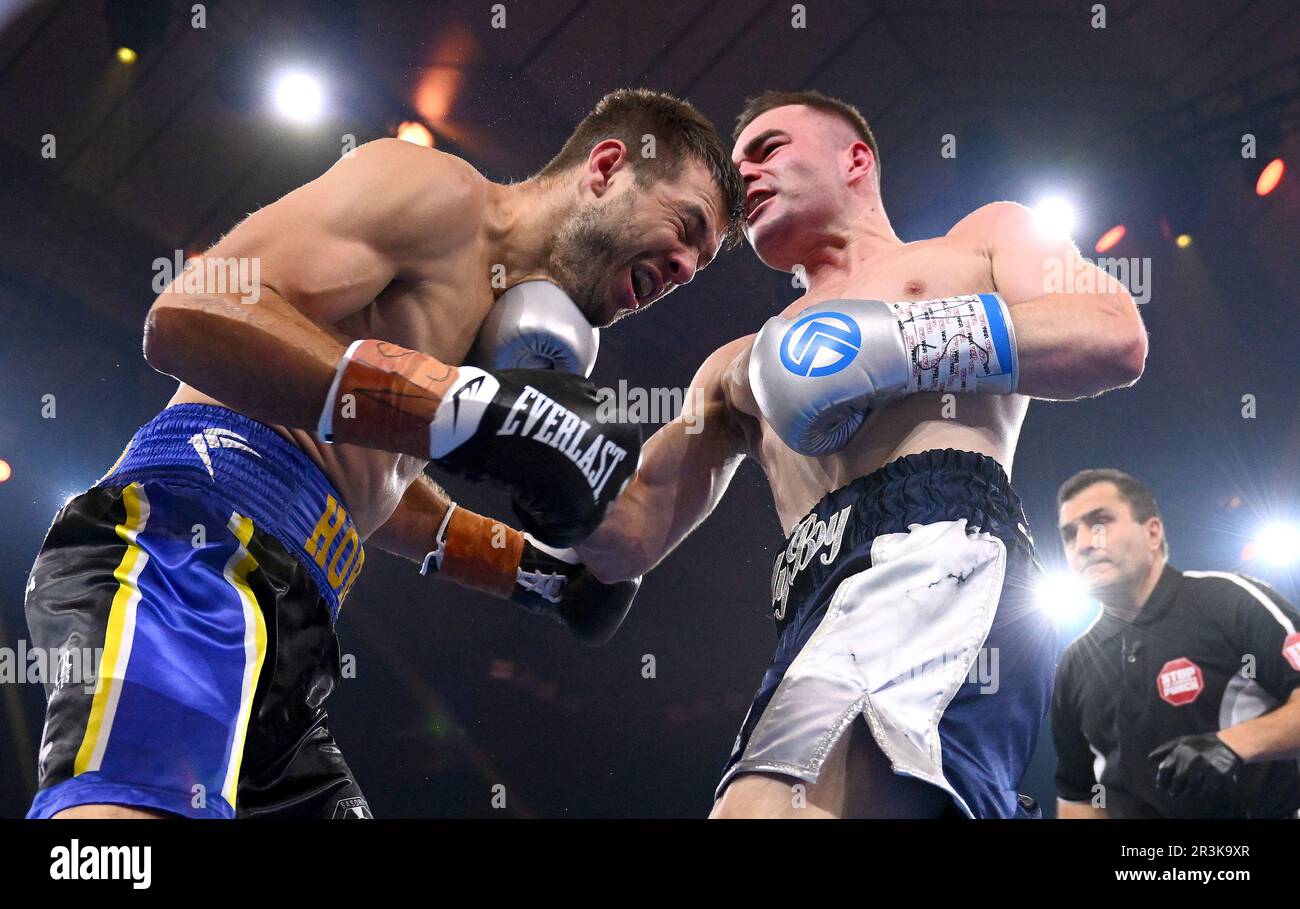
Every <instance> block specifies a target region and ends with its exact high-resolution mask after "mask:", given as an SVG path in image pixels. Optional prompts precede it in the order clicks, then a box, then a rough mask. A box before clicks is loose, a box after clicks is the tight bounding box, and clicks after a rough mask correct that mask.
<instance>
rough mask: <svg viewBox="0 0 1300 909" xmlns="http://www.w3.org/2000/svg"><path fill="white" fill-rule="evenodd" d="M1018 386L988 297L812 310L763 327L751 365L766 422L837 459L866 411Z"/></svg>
mask: <svg viewBox="0 0 1300 909" xmlns="http://www.w3.org/2000/svg"><path fill="white" fill-rule="evenodd" d="M1018 377H1019V376H1018V368H1017V363H1016V335H1015V332H1014V330H1013V329H1012V326H1011V313H1010V311H1009V310H1008V308H1007V304H1006V303H1005V302H1004V301H1003V300H1002V298H1001V297H1000V296H998V295H997V294H995V293H986V294H971V295H968V296H962V297H952V298H950V299H944V300H923V301H920V302H917V303H882V302H880V301H879V300H826V301H823V302H821V303H814V304H813V305H812V306H809V307H807V308H806V309H802V310H800V311H799V313H798V315H797V316H793V317H791V318H786V317H785V316H773V317H772V318H770V319H768V320H767V323H766V324H765V325H764V326H763V328H762V330H760V331H759V333H758V336H757V337H756V338H755V339H754V348H753V353H752V354H751V356H750V358H749V384H750V387H751V388H752V389H753V392H754V399H755V400H756V401H757V402H758V406H759V408H760V409H761V410H762V412H763V416H764V417H765V418H766V419H767V421H768V422H769V423H771V424H772V428H773V429H775V430H776V431H777V433H779V434H780V436H781V438H782V439H783V440H784V441H785V443H786V444H787V445H789V446H790V447H791V448H793V449H794V450H795V451H797V452H799V453H800V454H803V455H810V456H817V455H826V454H832V453H833V452H836V451H839V450H840V449H841V448H843V447H844V446H845V445H847V444H848V443H849V440H850V439H851V438H853V435H854V433H856V432H857V431H858V428H859V427H860V426H861V425H862V423H863V421H864V420H865V419H866V418H867V416H868V415H869V414H870V413H871V411H872V410H873V409H875V408H877V407H879V406H881V405H883V404H886V403H888V402H889V401H892V400H895V399H897V398H900V397H903V396H904V395H909V394H916V393H918V392H925V391H932V392H964V393H976V392H978V393H982V394H995V395H1009V394H1013V393H1014V392H1015V390H1016V382H1017V379H1018Z"/></svg>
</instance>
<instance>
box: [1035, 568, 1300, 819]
mask: <svg viewBox="0 0 1300 909" xmlns="http://www.w3.org/2000/svg"><path fill="white" fill-rule="evenodd" d="M1298 627H1300V612H1297V610H1296V609H1295V607H1293V606H1291V605H1290V604H1289V603H1287V602H1286V601H1285V600H1283V599H1282V598H1281V597H1280V596H1278V594H1277V592H1276V591H1275V590H1273V589H1272V588H1270V587H1269V586H1268V585H1266V584H1264V583H1262V582H1260V581H1257V580H1255V579H1253V578H1247V577H1243V576H1242V575H1238V574H1232V573H1228V572H1212V571H1207V572H1201V571H1189V572H1181V571H1178V570H1177V569H1175V568H1172V567H1170V566H1168V565H1166V566H1165V569H1164V572H1163V573H1162V574H1161V576H1160V580H1159V581H1158V582H1157V583H1156V586H1155V589H1154V590H1153V591H1152V592H1151V597H1150V598H1149V599H1148V600H1147V603H1146V605H1145V606H1144V607H1143V608H1142V611H1141V612H1139V613H1138V615H1137V618H1136V619H1135V620H1134V621H1133V622H1132V623H1129V622H1125V621H1122V620H1120V619H1116V618H1113V617H1112V616H1110V615H1108V614H1106V613H1105V612H1103V613H1102V614H1101V615H1100V616H1099V617H1098V619H1097V620H1096V621H1095V622H1094V623H1093V624H1092V626H1091V627H1090V628H1089V629H1088V630H1087V631H1085V632H1084V633H1083V634H1082V635H1080V636H1079V638H1078V639H1077V640H1076V641H1074V642H1073V643H1072V644H1071V645H1070V646H1069V647H1068V648H1067V649H1066V651H1065V654H1064V655H1063V656H1062V657H1061V663H1060V666H1059V668H1058V669H1057V675H1056V691H1055V693H1054V694H1053V697H1052V737H1053V739H1054V741H1055V744H1056V754H1057V765H1056V787H1057V792H1058V793H1059V795H1060V797H1061V799H1062V800H1064V801H1067V802H1085V803H1089V804H1092V803H1093V802H1094V794H1095V792H1096V790H1095V789H1094V787H1095V786H1096V785H1097V784H1098V783H1100V784H1101V787H1102V794H1103V795H1104V807H1105V808H1106V811H1107V813H1108V814H1109V815H1110V816H1111V817H1115V818H1130V817H1282V816H1287V815H1294V814H1295V812H1296V810H1297V809H1300V764H1297V762H1296V761H1295V760H1286V761H1270V762H1266V763H1259V764H1248V765H1246V766H1245V767H1243V768H1242V774H1241V781H1240V783H1239V785H1238V786H1237V787H1236V789H1235V791H1234V792H1233V793H1232V795H1231V796H1230V799H1229V801H1227V802H1224V803H1221V804H1218V805H1207V804H1203V803H1199V802H1196V801H1193V800H1191V799H1189V798H1186V797H1184V798H1183V799H1180V800H1178V801H1175V800H1173V799H1171V798H1170V797H1169V796H1168V794H1167V793H1166V792H1162V791H1159V790H1157V789H1156V788H1155V777H1156V766H1157V764H1158V762H1157V761H1155V760H1152V759H1151V758H1148V757H1147V755H1148V754H1149V753H1150V752H1151V751H1152V749H1154V748H1155V747H1156V746H1157V745H1160V744H1163V743H1164V742H1167V741H1168V740H1169V739H1172V738H1177V737H1178V736H1180V735H1194V734H1198V733H1205V732H1214V731H1218V730H1220V729H1226V728H1228V727H1229V726H1235V725H1237V724H1238V723H1241V722H1243V721H1245V720H1248V719H1251V718H1253V717H1256V716H1259V715H1261V714H1263V713H1266V712H1268V711H1270V710H1272V709H1273V708H1274V707H1277V706H1278V705H1280V704H1282V703H1284V702H1285V701H1286V700H1287V698H1289V697H1290V696H1291V692H1292V691H1294V690H1295V689H1296V688H1297V687H1300V634H1297V628H1298Z"/></svg>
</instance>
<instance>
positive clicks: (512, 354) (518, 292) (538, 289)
mask: <svg viewBox="0 0 1300 909" xmlns="http://www.w3.org/2000/svg"><path fill="white" fill-rule="evenodd" d="M599 349H600V331H599V329H596V328H593V327H592V325H591V323H590V322H588V321H587V318H586V316H584V315H583V314H582V310H580V309H578V305H577V304H576V303H574V302H573V301H572V300H571V299H569V295H568V294H566V293H565V292H564V291H563V290H561V289H560V288H559V287H557V286H556V285H554V284H552V283H551V282H550V281H524V282H523V283H521V284H516V285H515V286H514V287H512V288H510V289H509V290H507V291H506V292H505V293H503V294H502V295H501V296H500V297H499V298H497V301H496V303H495V304H494V305H493V306H492V309H491V310H490V311H489V312H488V316H487V318H486V319H484V320H483V325H482V326H481V327H480V328H479V332H478V338H477V340H476V341H475V342H474V349H473V351H472V352H471V355H470V359H471V362H473V363H474V364H475V365H477V366H481V367H482V368H484V369H488V370H493V369H556V370H559V371H560V372H571V373H575V374H577V375H580V376H590V375H591V370H592V368H593V367H594V366H595V365H596V354H597V352H598V351H599Z"/></svg>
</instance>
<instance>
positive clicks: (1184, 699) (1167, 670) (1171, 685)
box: [1156, 657, 1205, 707]
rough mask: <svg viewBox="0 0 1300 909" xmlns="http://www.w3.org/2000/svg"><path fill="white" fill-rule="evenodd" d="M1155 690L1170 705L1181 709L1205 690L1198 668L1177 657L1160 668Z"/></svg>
mask: <svg viewBox="0 0 1300 909" xmlns="http://www.w3.org/2000/svg"><path fill="white" fill-rule="evenodd" d="M1156 690H1157V691H1159V692H1160V697H1161V698H1163V699H1164V700H1166V701H1168V702H1169V703H1170V704H1173V705H1174V706H1175V707H1182V706H1183V705H1184V704H1190V703H1191V702H1192V701H1194V700H1196V699H1197V698H1198V697H1200V695H1201V692H1202V691H1204V690H1205V676H1203V675H1202V674H1201V667H1200V666H1197V665H1196V664H1195V663H1193V662H1192V661H1191V660H1189V659H1187V657H1179V658H1178V659H1176V660H1170V661H1169V662H1168V663H1165V665H1163V666H1161V667H1160V674H1159V675H1157V676H1156Z"/></svg>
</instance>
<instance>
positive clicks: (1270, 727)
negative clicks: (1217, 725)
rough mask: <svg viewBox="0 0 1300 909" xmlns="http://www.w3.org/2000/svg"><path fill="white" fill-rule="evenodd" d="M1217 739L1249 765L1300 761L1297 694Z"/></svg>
mask: <svg viewBox="0 0 1300 909" xmlns="http://www.w3.org/2000/svg"><path fill="white" fill-rule="evenodd" d="M1219 738H1220V739H1222V740H1223V742H1224V744H1226V745H1227V746H1228V747H1229V748H1231V749H1232V750H1233V751H1235V752H1236V753H1237V756H1238V757H1240V758H1241V759H1242V760H1243V761H1245V762H1246V763H1248V764H1257V763H1261V762H1264V761H1283V760H1287V761H1289V760H1294V759H1297V758H1300V692H1293V693H1292V695H1291V699H1290V700H1289V701H1287V702H1286V703H1285V704H1283V705H1282V706H1281V707H1278V708H1277V709H1276V710H1272V711H1270V712H1268V713H1266V714H1264V715H1263V716H1258V717H1255V718H1254V719H1252V720H1246V721H1245V722H1244V723H1238V724H1237V725H1236V726H1231V727H1229V728H1227V729H1224V730H1221V731H1220V732H1219Z"/></svg>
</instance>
